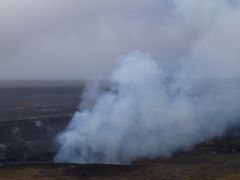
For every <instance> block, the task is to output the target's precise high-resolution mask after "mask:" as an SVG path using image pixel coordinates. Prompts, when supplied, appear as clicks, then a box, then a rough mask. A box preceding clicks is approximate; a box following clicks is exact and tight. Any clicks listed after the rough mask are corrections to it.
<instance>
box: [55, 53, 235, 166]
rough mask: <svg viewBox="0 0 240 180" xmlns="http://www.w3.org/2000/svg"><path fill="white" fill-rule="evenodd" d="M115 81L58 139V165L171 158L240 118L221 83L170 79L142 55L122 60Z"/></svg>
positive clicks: (178, 78) (78, 114) (215, 134)
mask: <svg viewBox="0 0 240 180" xmlns="http://www.w3.org/2000/svg"><path fill="white" fill-rule="evenodd" d="M110 80H111V82H113V84H112V86H111V89H110V90H108V91H106V92H105V93H102V94H100V95H99V96H98V97H94V98H95V100H96V103H95V104H94V105H93V106H92V107H89V108H88V109H83V110H81V111H79V112H76V113H75V115H74V117H73V119H72V121H71V122H70V124H69V125H68V127H67V128H66V130H65V132H63V133H62V134H61V135H60V136H59V137H58V141H59V142H60V145H61V146H60V149H59V152H58V154H57V155H56V157H55V161H57V162H73V163H129V162H130V161H131V160H133V159H136V158H141V157H151V158H153V157H156V156H161V155H162V156H169V155H171V154H172V153H174V152H175V151H177V150H180V149H186V148H189V147H191V146H192V145H194V144H196V143H198V142H201V141H203V140H206V139H209V138H211V137H214V136H217V135H221V134H222V133H223V132H224V130H225V129H226V127H229V126H230V125H232V124H233V123H234V122H236V120H237V115H239V113H237V111H236V109H235V107H236V106H235V105H237V104H234V103H233V102H232V99H229V96H226V94H224V93H223V92H222V91H223V89H220V90H219V89H218V88H219V87H218V86H217V85H218V83H216V82H215V83H212V82H211V81H212V80H209V83H210V84H206V80H205V79H204V80H196V79H195V80H190V79H185V78H183V77H181V76H180V75H179V77H175V78H172V79H169V77H168V76H167V74H166V73H165V72H164V71H163V70H162V69H161V68H160V66H159V65H158V64H157V63H156V62H155V61H154V60H152V59H151V58H150V57H149V56H147V55H145V54H142V53H140V52H135V53H133V54H130V55H129V56H128V57H126V58H125V59H123V60H122V62H121V63H120V65H119V67H118V68H117V69H116V70H115V71H114V72H113V74H112V75H111V77H110ZM201 81H203V82H202V84H200V82H201ZM224 84H225V83H224ZM210 85H211V86H212V87H211V86H210ZM197 86H200V87H201V88H202V90H201V89H197V88H198V87H197ZM204 86H206V87H204ZM224 91H225V90H224ZM94 95H96V94H95V93H94ZM87 97H92V96H91V95H90V94H88V95H87ZM83 103H85V102H84V101H83ZM222 103H224V105H225V106H226V107H227V108H226V107H225V106H223V104H222Z"/></svg>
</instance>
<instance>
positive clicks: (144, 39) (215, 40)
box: [0, 0, 240, 79]
mask: <svg viewBox="0 0 240 180" xmlns="http://www.w3.org/2000/svg"><path fill="white" fill-rule="evenodd" d="M239 21H240V10H239V3H238V1H236V0H231V1H230V0H212V1H207V0H201V1H200V0H175V1H174V0H131V1H129V0H121V1H112V0H101V1H99V0H62V1H59V0H50V1H49V0H41V1H37V0H21V1H19V0H1V1H0V78H1V79H82V78H92V77H98V78H101V77H104V76H106V75H108V74H109V73H110V72H111V71H112V69H113V67H115V66H116V64H117V63H116V61H117V59H119V58H120V57H122V56H124V55H126V54H128V53H129V52H131V51H134V50H136V49H137V50H140V51H142V52H147V53H148V54H150V55H151V56H152V57H153V58H154V59H156V60H157V61H158V62H159V63H160V64H161V65H162V66H163V67H164V69H165V70H166V71H168V72H170V73H171V72H175V71H176V70H177V69H179V67H180V66H181V63H182V62H181V61H182V60H183V59H184V60H185V59H188V60H187V61H188V66H189V67H188V70H189V71H192V69H194V71H193V73H194V74H196V76H214V77H216V76H217V77H240V71H239V60H238V57H239V53H240V51H239V50H238V49H239V47H240V36H239V34H238V32H239V30H240V22H239ZM193 52H194V55H192V53H193ZM209 59H211V60H209ZM194 66H197V67H194ZM223 69H224V70H223ZM196 70H197V71H196Z"/></svg>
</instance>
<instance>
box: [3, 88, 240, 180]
mask: <svg viewBox="0 0 240 180" xmlns="http://www.w3.org/2000/svg"><path fill="white" fill-rule="evenodd" d="M83 88H84V87H83V84H80V85H73V84H70V85H68V86H61V85H57V86H56V85H55V86H49V85H48V86H46V87H45V86H41V87H39V86H38V87H29V86H24V87H18V88H17V87H11V86H4V87H1V88H0V162H1V164H2V165H1V167H0V179H240V128H238V127H233V128H231V129H229V130H228V131H226V133H225V134H224V135H223V136H222V137H217V138H214V139H211V140H208V141H205V142H203V143H201V144H199V145H197V146H195V147H194V148H192V149H189V150H188V151H182V152H177V153H176V154H175V155H174V156H173V157H171V158H156V159H140V160H137V161H135V162H133V163H132V164H130V165H118V166H117V165H100V164H92V165H76V164H54V163H52V159H53V157H54V154H55V153H56V150H57V145H56V144H55V141H54V138H55V137H56V135H57V134H58V133H59V132H61V131H62V130H63V129H64V127H65V126H66V125H67V124H68V122H69V120H70V119H71V116H72V115H73V113H74V112H75V110H76V109H77V108H78V105H79V102H80V99H81V98H80V97H81V92H82V90H83Z"/></svg>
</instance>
